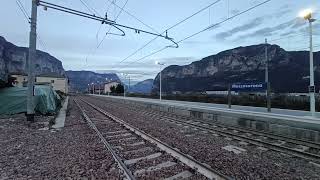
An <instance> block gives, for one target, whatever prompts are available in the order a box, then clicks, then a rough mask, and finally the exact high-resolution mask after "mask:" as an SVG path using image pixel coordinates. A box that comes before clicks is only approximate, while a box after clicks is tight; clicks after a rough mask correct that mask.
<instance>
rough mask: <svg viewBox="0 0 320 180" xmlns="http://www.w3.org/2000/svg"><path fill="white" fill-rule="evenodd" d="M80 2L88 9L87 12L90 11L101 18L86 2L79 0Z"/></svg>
mask: <svg viewBox="0 0 320 180" xmlns="http://www.w3.org/2000/svg"><path fill="white" fill-rule="evenodd" d="M80 2H81V3H82V4H83V5H84V6H85V7H86V8H87V9H88V11H90V12H91V13H92V14H97V15H98V16H101V15H100V14H99V12H97V11H96V10H95V9H94V8H93V7H90V6H89V4H88V3H87V2H85V1H84V0H80Z"/></svg>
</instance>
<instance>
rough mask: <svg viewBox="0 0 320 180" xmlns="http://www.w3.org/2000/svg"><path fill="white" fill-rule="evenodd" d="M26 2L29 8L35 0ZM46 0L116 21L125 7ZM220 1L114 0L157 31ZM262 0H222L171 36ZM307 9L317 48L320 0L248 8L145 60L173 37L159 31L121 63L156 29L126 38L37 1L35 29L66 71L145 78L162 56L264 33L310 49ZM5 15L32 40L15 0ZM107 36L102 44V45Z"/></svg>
mask: <svg viewBox="0 0 320 180" xmlns="http://www.w3.org/2000/svg"><path fill="white" fill-rule="evenodd" d="M20 1H21V3H22V4H23V6H24V7H25V9H26V10H27V12H28V14H29V15H30V11H31V0H20ZM46 1H47V2H51V3H56V4H58V5H63V6H67V7H70V8H74V9H77V10H81V11H85V12H89V13H90V11H96V14H100V15H102V16H104V14H105V13H106V12H107V14H108V17H109V18H110V19H112V20H114V19H115V18H116V17H117V16H118V15H119V12H120V8H118V7H116V6H115V5H113V4H111V3H110V2H111V0H82V1H84V2H85V3H87V4H88V5H89V8H90V9H91V10H90V11H89V10H88V8H86V7H85V6H84V5H83V4H82V2H81V1H80V0H46ZM215 1H216V0H161V1H160V0H158V1H156V0H115V3H116V4H117V5H118V6H119V7H122V6H124V5H125V4H126V5H125V7H124V10H125V11H127V12H129V13H130V14H131V15H134V16H135V17H136V18H138V19H139V20H141V21H142V22H143V23H144V24H146V25H148V26H149V27H147V26H145V25H144V24H142V23H141V22H139V21H138V20H136V19H134V18H133V17H131V16H130V15H128V14H127V13H126V12H124V11H122V13H121V14H120V15H119V17H118V18H117V20H116V22H117V23H120V24H124V25H128V26H133V27H137V28H140V29H144V30H148V31H151V32H154V30H155V31H157V32H163V31H164V30H166V29H167V28H169V27H170V26H172V25H174V24H175V23H177V22H179V21H181V20H183V19H184V18H185V17H187V16H190V15H191V14H193V13H195V12H196V11H198V10H200V9H201V8H203V7H206V6H208V5H209V4H211V3H213V2H215ZM263 1H264V0H220V1H218V2H217V3H216V4H215V5H213V6H212V7H211V8H209V9H207V10H205V11H203V12H202V13H200V14H198V15H196V16H194V17H192V18H191V19H189V20H188V21H185V22H184V23H182V24H180V25H179V26H177V27H175V28H173V29H171V30H169V31H168V36H169V37H172V38H174V39H175V40H176V41H179V40H181V39H183V38H185V37H187V36H189V35H191V34H193V33H196V32H198V31H200V30H202V29H204V28H206V27H208V26H210V25H212V24H215V23H219V22H221V21H223V20H225V19H227V18H228V17H232V16H233V15H235V14H237V13H240V12H241V11H244V10H246V9H248V8H250V7H252V6H254V5H257V4H259V3H261V2H263ZM126 2H127V3H126ZM305 8H312V9H313V10H314V11H315V14H314V17H315V18H317V19H319V20H318V21H316V22H315V23H314V33H315V36H314V45H315V46H316V48H315V49H316V50H319V49H320V41H319V40H320V15H319V13H318V12H319V10H320V1H319V0H271V1H270V2H268V3H266V4H264V5H262V6H260V7H258V8H255V9H253V10H252V11H250V12H247V13H244V14H242V15H240V16H238V17H236V18H233V19H231V20H229V21H226V22H225V23H223V24H220V25H219V26H215V27H213V28H211V29H209V30H207V31H204V32H203V33H201V34H198V35H197V36H194V37H192V38H190V39H188V40H186V41H183V42H182V43H181V44H180V47H179V48H178V49H175V48H168V49H166V50H164V51H161V52H159V53H156V54H153V55H152V56H149V57H147V58H145V59H142V60H139V59H141V58H142V57H144V56H147V55H149V54H150V53H152V52H155V51H157V50H159V49H161V48H163V47H165V46H168V45H171V43H170V41H168V40H166V39H164V38H158V39H157V40H155V41H153V42H152V43H151V44H150V45H148V46H146V47H145V48H143V49H142V50H141V51H139V52H138V53H136V54H135V55H134V56H132V57H130V58H129V59H127V60H125V61H124V62H123V63H119V62H120V61H122V60H124V59H125V58H126V57H127V56H128V55H130V54H132V53H133V52H135V51H136V50H137V49H139V48H140V47H142V46H143V45H144V44H146V43H147V42H148V41H150V40H151V39H153V38H154V36H151V35H147V34H143V33H140V34H137V33H135V32H134V31H132V30H127V29H123V30H124V31H125V33H126V36H124V37H120V36H114V35H107V36H105V34H106V32H107V31H108V30H109V28H110V26H108V25H101V23H99V22H96V21H93V20H90V19H85V18H81V17H79V16H74V15H70V14H66V13H63V12H57V11H55V10H52V9H48V11H44V9H43V8H41V7H39V9H38V29H37V30H38V35H39V36H40V39H41V41H42V43H40V42H38V44H37V48H38V49H40V50H44V51H47V52H49V53H50V54H51V55H53V56H55V57H57V58H58V59H59V60H61V61H62V63H63V66H64V68H65V69H66V70H92V71H98V72H117V73H119V72H125V73H129V74H131V77H132V79H135V80H144V79H147V78H154V77H155V76H156V74H157V73H158V72H159V67H158V66H156V65H155V64H154V62H155V61H161V62H163V63H165V64H166V66H167V65H172V64H178V65H184V64H189V63H191V62H192V61H195V60H200V59H201V58H203V57H206V56H209V55H212V54H216V53H218V52H220V51H223V50H227V49H231V48H235V47H238V46H246V45H252V44H259V43H263V42H264V39H265V38H268V39H269V40H271V42H270V43H272V44H278V45H280V46H281V47H282V48H284V49H286V50H307V48H308V36H307V29H306V27H307V23H306V22H305V21H304V20H302V19H299V18H298V13H299V11H300V10H302V9H305ZM92 9H94V10H92ZM0 15H1V17H2V18H1V19H0V24H1V26H0V35H1V36H3V37H5V38H6V39H7V40H8V41H10V42H12V43H14V44H16V45H19V46H28V42H29V39H28V38H29V37H28V35H29V24H28V23H27V21H26V19H25V17H24V15H23V14H22V12H21V11H20V9H19V8H18V6H17V3H16V0H2V2H1V6H0ZM150 27H152V29H150ZM110 32H113V33H118V32H117V30H115V29H111V31H110ZM277 39H278V40H277ZM102 40H103V41H102ZM101 41H102V43H101V46H100V47H99V48H97V46H98V44H99V42H101ZM137 60H139V61H137Z"/></svg>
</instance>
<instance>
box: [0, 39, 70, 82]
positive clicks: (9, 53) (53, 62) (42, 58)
mask: <svg viewBox="0 0 320 180" xmlns="http://www.w3.org/2000/svg"><path fill="white" fill-rule="evenodd" d="M28 51H29V49H28V48H25V47H18V46H15V45H14V44H12V43H10V42H8V41H6V40H5V39H4V38H3V37H1V36H0V81H4V82H6V81H7V80H8V75H9V74H27V60H28V53H29V52H28ZM35 73H36V75H39V74H48V73H54V74H57V75H62V76H64V75H65V71H64V69H63V67H62V63H61V61H59V60H58V59H56V58H55V57H53V56H51V55H50V54H48V53H46V52H42V51H37V58H36V60H35Z"/></svg>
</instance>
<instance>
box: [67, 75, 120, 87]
mask: <svg viewBox="0 0 320 180" xmlns="http://www.w3.org/2000/svg"><path fill="white" fill-rule="evenodd" d="M66 74H67V76H68V78H69V86H70V90H71V91H72V92H76V91H78V92H85V91H86V90H87V89H88V84H91V83H95V84H103V83H105V82H107V81H119V82H120V79H119V77H118V76H117V75H116V74H114V73H105V74H99V73H95V72H92V71H66Z"/></svg>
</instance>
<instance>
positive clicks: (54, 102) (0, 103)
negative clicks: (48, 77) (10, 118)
mask: <svg viewBox="0 0 320 180" xmlns="http://www.w3.org/2000/svg"><path fill="white" fill-rule="evenodd" d="M26 94H27V88H26V87H22V88H21V87H10V88H3V89H0V115H2V114H7V115H10V114H17V113H24V112H27V96H26ZM34 101H35V106H36V107H35V111H36V112H38V113H41V114H53V113H55V112H56V110H57V108H58V107H59V106H60V103H61V99H60V96H59V95H58V94H57V93H56V92H55V91H54V90H53V89H52V87H50V86H43V85H37V86H35V98H34Z"/></svg>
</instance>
